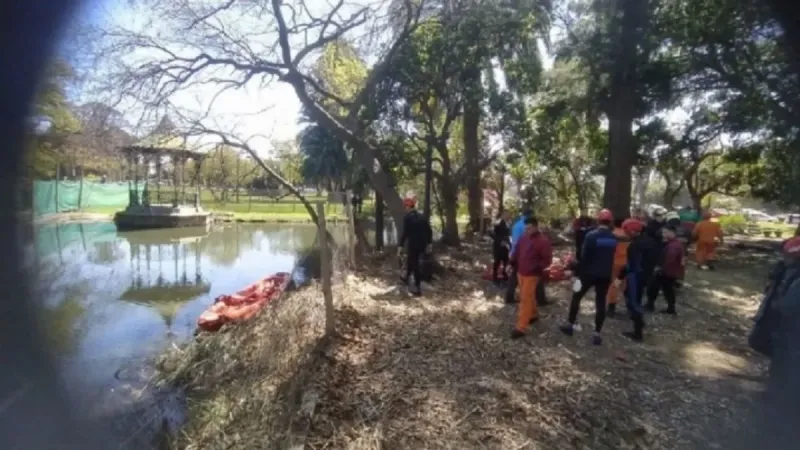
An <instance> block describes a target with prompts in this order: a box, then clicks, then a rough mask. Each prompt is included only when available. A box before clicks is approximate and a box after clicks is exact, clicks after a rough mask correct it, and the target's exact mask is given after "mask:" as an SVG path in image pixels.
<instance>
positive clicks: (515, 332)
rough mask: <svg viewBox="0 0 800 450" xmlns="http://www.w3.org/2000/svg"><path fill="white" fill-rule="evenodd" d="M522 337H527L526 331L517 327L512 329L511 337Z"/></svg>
mask: <svg viewBox="0 0 800 450" xmlns="http://www.w3.org/2000/svg"><path fill="white" fill-rule="evenodd" d="M521 337H525V332H524V331H519V330H518V329H516V328H514V329H513V330H511V339H519V338H521Z"/></svg>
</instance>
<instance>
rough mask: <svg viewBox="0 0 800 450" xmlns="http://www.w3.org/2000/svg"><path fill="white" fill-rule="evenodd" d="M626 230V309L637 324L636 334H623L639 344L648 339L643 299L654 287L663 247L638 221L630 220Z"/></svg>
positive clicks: (624, 226) (625, 225)
mask: <svg viewBox="0 0 800 450" xmlns="http://www.w3.org/2000/svg"><path fill="white" fill-rule="evenodd" d="M622 229H623V231H625V234H627V235H628V237H629V238H630V239H631V243H630V245H629V246H628V251H627V254H626V262H625V267H624V268H623V269H622V271H621V273H620V277H621V278H623V279H624V280H625V306H626V307H627V309H628V313H629V314H630V316H631V320H632V321H633V331H625V332H623V333H622V334H623V336H625V337H627V338H629V339H632V340H634V341H636V342H641V341H642V340H643V339H644V336H643V333H642V330H644V309H643V308H642V295H643V293H644V291H645V288H646V287H647V286H648V284H649V283H650V280H651V278H652V275H653V270H654V269H655V267H656V264H657V263H658V260H657V259H656V258H657V257H658V254H659V251H658V250H659V244H658V242H656V241H654V240H653V238H651V237H650V235H649V234H647V233H644V224H643V223H642V222H641V221H639V220H637V219H627V220H625V221H624V222H623V223H622Z"/></svg>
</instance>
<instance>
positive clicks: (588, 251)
mask: <svg viewBox="0 0 800 450" xmlns="http://www.w3.org/2000/svg"><path fill="white" fill-rule="evenodd" d="M613 221H614V217H613V216H612V215H611V211H609V210H607V209H602V210H600V212H599V213H597V228H595V229H594V230H592V231H591V232H589V234H587V235H586V238H585V239H584V241H583V246H582V247H581V254H580V258H579V260H578V279H579V281H578V285H577V286H574V287H573V294H572V302H571V303H570V306H569V318H568V321H567V323H566V324H564V325H562V326H561V327H560V329H561V331H562V332H563V333H564V334H566V335H568V336H572V333H573V330H574V326H575V322H576V321H577V320H578V311H579V310H580V306H581V300H582V299H583V297H584V296H585V295H586V293H587V292H589V289H591V288H594V293H595V316H594V334H593V335H592V343H593V344H594V345H600V344H602V343H603V338H602V336H601V335H600V332H601V331H602V330H603V323H604V322H605V320H606V294H608V288H609V286H611V276H612V275H611V274H612V271H613V268H614V254H615V253H616V251H617V237H616V236H614V233H613V232H612V231H611V225H612V223H613Z"/></svg>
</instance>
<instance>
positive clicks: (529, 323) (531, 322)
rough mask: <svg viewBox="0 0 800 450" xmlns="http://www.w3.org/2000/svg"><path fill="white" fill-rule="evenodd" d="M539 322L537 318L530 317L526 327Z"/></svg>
mask: <svg viewBox="0 0 800 450" xmlns="http://www.w3.org/2000/svg"><path fill="white" fill-rule="evenodd" d="M538 321H539V317H538V316H537V317H531V320H529V321H528V325H533V324H535V323H536V322H538Z"/></svg>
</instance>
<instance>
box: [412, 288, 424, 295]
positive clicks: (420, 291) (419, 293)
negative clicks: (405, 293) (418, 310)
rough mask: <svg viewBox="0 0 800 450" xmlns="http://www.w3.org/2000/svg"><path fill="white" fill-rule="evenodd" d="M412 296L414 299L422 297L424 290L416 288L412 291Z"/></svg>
mask: <svg viewBox="0 0 800 450" xmlns="http://www.w3.org/2000/svg"><path fill="white" fill-rule="evenodd" d="M411 295H413V296H414V297H422V289H420V288H416V289H412V290H411Z"/></svg>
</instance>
